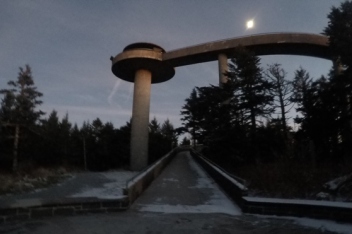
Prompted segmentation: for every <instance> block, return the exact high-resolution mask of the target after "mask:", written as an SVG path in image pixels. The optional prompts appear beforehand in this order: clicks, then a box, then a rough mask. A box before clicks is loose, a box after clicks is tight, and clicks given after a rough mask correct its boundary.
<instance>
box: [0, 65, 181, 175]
mask: <svg viewBox="0 0 352 234" xmlns="http://www.w3.org/2000/svg"><path fill="white" fill-rule="evenodd" d="M8 86H9V87H8V88H7V89H1V90H0V94H2V99H1V104H0V168H1V169H3V170H12V171H18V170H20V169H22V168H27V167H35V166H59V165H64V166H71V167H75V168H81V169H85V170H107V169H112V168H121V167H128V165H129V158H130V135H131V123H130V121H129V122H127V123H126V124H125V125H124V126H121V127H120V128H115V127H114V126H113V124H112V123H110V122H107V123H103V122H102V121H101V120H100V119H99V118H96V119H95V120H93V121H92V122H91V123H90V122H89V121H85V122H84V123H83V125H82V126H81V127H78V126H77V124H72V123H71V122H70V121H69V117H68V114H66V115H65V116H64V117H63V118H62V119H60V118H59V116H58V113H57V111H55V110H53V111H52V112H51V113H50V114H49V115H48V117H47V118H44V117H43V116H44V115H45V113H44V112H43V111H41V110H39V106H40V105H41V104H42V101H41V97H42V96H43V94H42V93H41V92H39V91H38V90H37V88H36V86H35V84H34V80H33V76H32V71H31V68H30V67H29V66H28V65H26V66H25V67H24V68H22V67H21V68H20V69H19V73H18V77H17V80H13V81H9V82H8ZM149 130H150V131H149V132H150V133H149V135H150V136H149V155H150V157H149V163H152V162H154V161H155V160H157V159H158V158H160V157H162V156H163V155H164V154H166V153H167V152H169V151H170V150H171V149H172V148H173V147H175V146H176V145H177V136H176V133H175V130H174V127H173V125H172V123H171V122H170V121H169V120H166V121H165V122H163V123H159V122H158V121H157V119H156V118H154V119H152V120H151V122H150V125H149Z"/></svg>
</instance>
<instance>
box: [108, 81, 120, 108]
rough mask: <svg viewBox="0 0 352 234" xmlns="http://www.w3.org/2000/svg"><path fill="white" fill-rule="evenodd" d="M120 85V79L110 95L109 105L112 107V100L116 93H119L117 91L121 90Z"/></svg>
mask: <svg viewBox="0 0 352 234" xmlns="http://www.w3.org/2000/svg"><path fill="white" fill-rule="evenodd" d="M120 83H121V80H120V79H117V80H116V81H115V85H114V88H113V89H112V91H111V93H110V94H109V96H108V103H109V104H110V105H112V99H113V97H114V95H115V93H116V92H117V90H118V88H119V86H120Z"/></svg>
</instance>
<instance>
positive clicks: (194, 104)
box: [181, 88, 202, 145]
mask: <svg viewBox="0 0 352 234" xmlns="http://www.w3.org/2000/svg"><path fill="white" fill-rule="evenodd" d="M185 101H186V104H185V105H184V106H183V107H182V110H181V115H182V116H183V117H182V118H181V121H182V125H183V127H184V128H183V129H184V131H185V132H188V133H190V134H191V136H192V139H193V145H195V144H196V142H197V140H198V141H199V137H200V135H201V134H200V125H199V123H200V121H201V120H202V115H201V114H200V113H201V108H199V104H198V102H199V97H198V93H197V89H196V88H194V89H193V90H192V92H191V94H190V97H189V98H187V99H186V100H185ZM198 143H201V142H198Z"/></svg>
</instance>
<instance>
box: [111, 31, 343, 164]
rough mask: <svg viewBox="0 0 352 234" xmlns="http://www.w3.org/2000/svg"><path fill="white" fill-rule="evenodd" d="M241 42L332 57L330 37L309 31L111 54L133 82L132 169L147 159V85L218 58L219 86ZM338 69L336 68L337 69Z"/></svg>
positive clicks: (265, 51)
mask: <svg viewBox="0 0 352 234" xmlns="http://www.w3.org/2000/svg"><path fill="white" fill-rule="evenodd" d="M238 46H243V47H245V48H246V49H247V50H249V51H252V52H253V53H254V54H255V55H257V56H262V55H303V56H310V57H316V58H322V59H328V60H333V62H334V64H335V66H337V67H338V66H339V63H338V61H335V60H334V59H333V57H332V55H331V51H330V50H329V38H328V37H326V36H323V35H317V34H309V33H269V34H259V35H249V36H244V37H235V38H229V39H225V40H220V41H214V42H207V43H204V44H198V45H194V46H189V47H185V48H180V49H176V50H172V51H168V52H165V50H164V49H163V48H161V47H160V46H157V45H154V44H151V43H134V44H131V45H129V46H127V47H126V48H125V49H124V50H123V52H122V53H120V54H118V55H117V56H116V57H112V58H111V60H112V72H113V73H114V74H115V75H116V76H117V77H119V78H121V79H123V80H126V81H129V82H134V95H133V110H132V135H131V162H130V164H131V169H132V170H136V171H138V170H141V169H143V168H144V167H146V166H147V163H148V124H149V104H150V86H151V84H152V83H160V82H164V81H167V80H169V79H171V78H172V77H173V76H174V75H175V69H174V68H175V67H181V66H187V65H191V64H197V63H204V62H210V61H216V60H217V61H218V66H219V86H220V87H221V86H223V84H224V83H226V82H227V77H226V76H225V74H224V73H225V72H226V71H227V70H228V64H227V60H228V58H231V57H233V56H234V54H235V50H234V49H235V48H236V47H238ZM337 70H338V69H337Z"/></svg>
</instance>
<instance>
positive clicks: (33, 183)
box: [0, 167, 70, 195]
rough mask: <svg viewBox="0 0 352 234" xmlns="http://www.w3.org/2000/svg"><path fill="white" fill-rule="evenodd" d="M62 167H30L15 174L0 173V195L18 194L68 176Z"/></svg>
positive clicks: (54, 182)
mask: <svg viewBox="0 0 352 234" xmlns="http://www.w3.org/2000/svg"><path fill="white" fill-rule="evenodd" d="M69 176H70V174H69V172H68V171H67V170H66V169H65V168H63V167H60V168H50V169H48V168H43V167H39V168H31V169H26V170H22V171H20V172H19V173H16V174H10V173H0V195H3V194H18V193H23V192H29V191H33V190H35V189H38V188H44V187H48V186H50V185H52V184H56V183H58V182H60V181H61V180H63V179H64V178H67V177H69Z"/></svg>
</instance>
